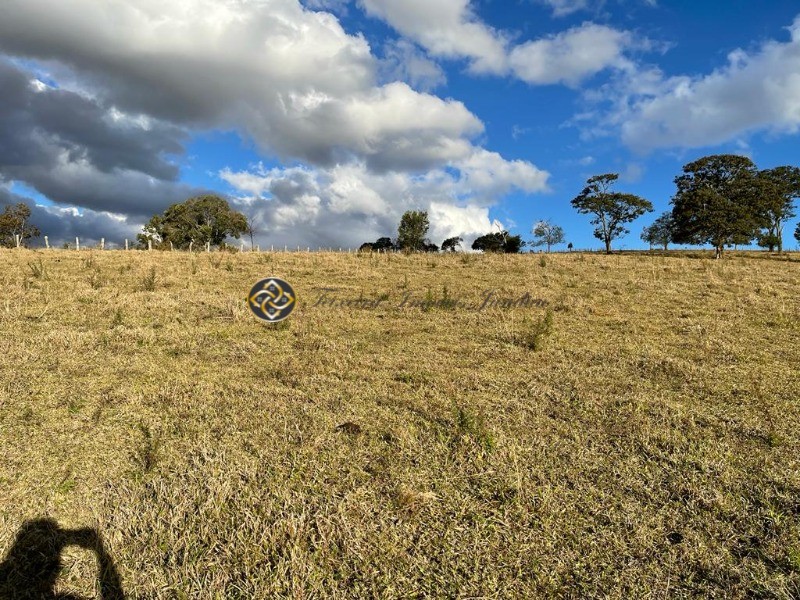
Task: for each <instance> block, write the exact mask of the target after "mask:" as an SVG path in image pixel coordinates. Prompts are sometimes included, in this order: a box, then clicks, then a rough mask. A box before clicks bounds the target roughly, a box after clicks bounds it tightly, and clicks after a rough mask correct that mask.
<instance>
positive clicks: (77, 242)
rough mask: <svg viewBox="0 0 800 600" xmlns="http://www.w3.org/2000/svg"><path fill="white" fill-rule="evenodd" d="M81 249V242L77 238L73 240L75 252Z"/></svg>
mask: <svg viewBox="0 0 800 600" xmlns="http://www.w3.org/2000/svg"><path fill="white" fill-rule="evenodd" d="M80 249H81V241H80V240H79V239H78V238H75V250H80Z"/></svg>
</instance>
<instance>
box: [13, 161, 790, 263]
mask: <svg viewBox="0 0 800 600" xmlns="http://www.w3.org/2000/svg"><path fill="white" fill-rule="evenodd" d="M618 179H619V174H617V173H605V174H602V175H595V176H593V177H590V178H589V179H588V180H587V182H586V186H585V187H584V189H583V190H582V191H581V193H580V194H578V195H577V196H576V197H575V198H573V199H572V200H571V205H572V206H573V207H574V208H575V210H577V211H578V212H579V213H580V214H584V215H588V216H590V217H591V219H590V223H591V224H592V225H593V226H594V236H595V237H596V238H597V239H599V240H600V241H602V242H603V247H604V248H605V251H606V253H611V251H612V244H613V243H614V241H615V240H617V239H619V238H621V237H623V236H625V235H627V234H628V233H630V231H629V229H628V226H629V225H630V223H632V222H633V221H635V220H636V219H638V218H639V217H641V216H643V215H645V214H646V213H649V212H652V210H653V204H652V203H651V202H650V201H649V200H647V199H645V198H641V197H639V196H636V195H634V194H630V193H625V192H619V191H617V190H615V189H614V186H615V184H616V182H617V181H618ZM675 185H676V192H675V194H674V196H673V197H672V199H671V201H670V203H671V205H672V208H671V210H669V211H667V212H665V213H663V214H662V215H660V216H659V217H658V218H657V219H656V220H655V221H654V222H653V223H652V224H650V225H648V226H646V227H644V229H643V230H642V232H641V239H642V240H643V241H645V242H646V243H647V244H648V245H649V246H650V249H651V250H652V249H653V248H654V247H656V246H658V247H660V248H663V249H664V250H667V249H668V247H669V244H671V243H672V244H690V245H706V244H708V245H711V246H712V247H713V248H714V250H715V256H716V257H720V256H722V253H723V250H724V249H725V248H726V247H730V246H747V245H750V244H752V243H753V242H756V243H757V244H758V245H759V246H761V247H762V248H765V249H767V250H769V251H770V252H773V251H775V250H777V251H778V252H782V251H783V231H784V227H785V225H786V223H787V222H788V221H790V220H791V219H793V218H794V217H796V216H797V213H796V209H795V206H794V202H795V200H796V199H797V198H800V168H798V167H793V166H781V167H776V168H773V169H766V170H762V171H759V170H758V169H757V168H756V165H755V164H754V163H753V161H752V160H750V159H749V158H747V157H744V156H738V155H732V154H718V155H712V156H706V157H703V158H701V159H698V160H696V161H693V162H690V163H688V164H686V165H685V166H684V167H683V173H682V174H681V175H679V176H678V177H676V178H675ZM260 227H261V224H260V223H259V222H258V220H257V219H256V218H255V216H254V215H249V216H248V215H244V214H242V213H240V212H238V211H236V210H233V209H232V208H231V206H230V205H229V204H228V202H227V201H226V200H225V199H224V198H222V197H220V196H217V195H213V194H211V195H203V196H197V197H194V198H189V199H188V200H186V201H184V202H181V203H178V204H173V205H172V206H170V207H169V208H167V209H166V210H165V211H164V212H163V213H162V214H158V215H153V216H152V217H151V218H150V220H149V221H148V222H147V224H146V225H145V226H144V228H143V231H142V233H140V234H138V235H137V240H138V245H139V247H140V248H150V247H152V248H154V249H179V250H184V249H188V248H189V247H190V246H193V247H194V248H196V249H198V250H199V249H200V248H201V247H203V246H205V245H206V244H210V245H212V246H215V247H220V248H222V247H225V243H226V240H227V239H229V238H236V239H239V238H240V237H241V236H242V235H247V236H249V238H250V245H251V246H253V240H254V236H255V235H256V233H258V232H259V230H260ZM429 229H430V220H429V217H428V213H427V211H424V210H410V211H406V212H405V213H404V214H403V215H402V217H401V219H400V223H399V224H398V227H397V235H396V236H395V237H390V236H383V237H379V238H378V239H377V240H375V241H371V242H365V243H363V244H361V246H360V247H359V251H360V252H398V251H402V252H406V253H412V252H440V251H441V252H456V251H458V250H462V249H463V245H462V244H463V243H464V239H463V238H462V237H461V236H452V237H449V238H447V239H445V240H444V241H443V242H442V245H441V248H440V247H439V246H438V245H437V244H436V243H434V242H433V241H431V240H430V239H429V238H428V231H429ZM531 234H532V235H533V239H532V240H530V241H526V240H523V239H522V238H521V236H519V235H512V234H511V233H509V232H508V231H507V230H500V231H491V232H487V233H484V234H482V235H479V236H477V238H475V240H474V241H473V242H472V244H471V246H470V247H471V248H472V249H473V250H477V251H481V252H494V253H497V252H499V253H508V254H515V253H518V252H521V251H522V249H523V248H524V247H526V246H528V247H531V248H539V247H544V248H545V249H546V250H547V252H550V251H551V249H552V248H553V247H554V246H559V245H562V244H564V243H566V242H567V240H566V236H565V232H564V229H563V228H562V227H561V226H559V225H557V224H555V223H552V222H551V221H550V220H540V221H537V222H536V223H534V225H533V227H532V229H531ZM39 235H40V231H39V229H38V228H37V227H36V226H35V225H34V224H32V223H31V209H30V208H29V207H28V206H26V205H25V204H17V205H13V206H6V207H5V208H4V211H3V213H2V214H0V245H2V246H6V247H12V246H15V245H16V244H17V243H18V242H19V244H20V245H25V243H26V241H28V240H30V239H32V238H35V237H37V236H39ZM794 237H795V239H796V240H797V241H798V243H800V224H798V226H797V229H796V230H795V232H794ZM573 248H574V244H573V243H572V242H570V243H568V244H567V249H568V250H572V249H573Z"/></svg>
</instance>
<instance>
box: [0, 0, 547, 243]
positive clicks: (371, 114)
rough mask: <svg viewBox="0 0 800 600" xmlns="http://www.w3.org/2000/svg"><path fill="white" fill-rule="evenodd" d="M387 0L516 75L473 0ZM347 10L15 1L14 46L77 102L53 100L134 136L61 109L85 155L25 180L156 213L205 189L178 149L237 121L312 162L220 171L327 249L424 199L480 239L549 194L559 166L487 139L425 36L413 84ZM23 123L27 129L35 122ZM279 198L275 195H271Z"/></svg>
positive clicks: (62, 158) (117, 208)
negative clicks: (511, 153)
mask: <svg viewBox="0 0 800 600" xmlns="http://www.w3.org/2000/svg"><path fill="white" fill-rule="evenodd" d="M365 1H366V0H365ZM370 1H371V2H372V4H373V5H374V7H375V9H376V10H378V9H380V10H385V11H387V13H386V14H388V15H390V16H391V18H392V19H394V20H396V21H397V22H398V23H400V26H401V27H406V26H407V27H408V31H409V32H411V31H412V30H414V31H416V27H417V25H419V23H420V22H419V21H418V17H419V15H418V14H416V13H415V10H417V9H418V10H419V11H421V12H422V15H423V16H425V18H426V19H428V20H429V23H430V24H432V28H429V29H426V30H425V31H423V32H421V33H419V35H418V36H417V38H415V39H419V40H421V42H420V43H423V45H424V47H425V48H426V49H427V51H428V52H429V53H430V54H431V55H433V56H467V57H469V58H470V60H471V61H472V67H473V69H475V70H477V71H487V72H502V71H503V70H504V69H505V60H506V56H505V39H504V38H503V36H502V35H500V34H498V33H497V32H495V31H493V30H492V29H491V28H489V27H487V26H485V25H483V24H481V23H480V22H479V21H478V20H477V19H476V18H475V17H474V16H473V15H472V13H471V12H470V10H469V4H468V2H467V1H466V0H463V1H456V2H445V1H444V0H433V1H432V2H421V1H419V0H414V1H413V2H409V3H402V4H401V3H396V4H395V5H388V4H385V3H383V4H382V3H381V2H379V1H378V0H370ZM334 5H336V6H342V4H341V3H339V2H334V3H333V4H331V3H330V2H327V1H323V2H320V1H317V2H314V3H313V6H314V7H315V8H318V9H320V10H316V11H315V10H310V9H309V8H307V7H304V6H303V5H302V4H301V3H300V2H299V1H298V0H229V1H224V2H223V1H219V0H172V1H170V2H167V3H165V2H162V1H161V0H105V1H103V2H97V1H96V0H71V1H70V2H69V3H65V2H63V1H62V0H5V2H4V5H3V9H2V18H1V19H0V52H3V53H6V54H7V55H10V56H14V57H17V58H19V59H21V61H23V62H24V63H25V64H27V65H33V67H31V68H38V67H42V68H46V71H47V73H48V80H50V79H52V80H53V81H55V82H56V83H57V84H58V91H59V94H56V93H55V91H53V92H52V93H51V92H50V91H48V90H45V89H44V88H41V89H42V91H41V92H39V93H37V94H35V96H36V97H40V98H41V101H44V100H48V101H50V100H52V102H53V103H62V104H63V102H64V101H65V100H64V99H65V98H68V97H69V98H72V102H73V104H74V105H75V106H77V107H83V106H89V107H93V108H92V111H91V112H89V113H86V111H84V112H85V113H86V114H88V115H89V116H91V115H94V114H98V115H105V116H103V117H102V118H100V117H98V118H94V117H92V119H93V120H94V121H103V122H104V123H106V126H107V128H111V129H113V132H114V133H115V136H114V137H112V136H111V135H110V134H108V135H105V134H104V137H102V138H100V141H104V140H105V139H106V138H108V139H113V140H117V141H119V140H123V141H125V140H127V143H126V144H122V145H120V144H119V143H107V144H99V143H95V144H94V145H90V144H88V142H86V141H85V140H82V139H78V138H81V135H79V134H78V133H76V132H75V131H73V129H75V127H71V125H72V123H71V122H70V123H65V121H66V120H64V119H57V120H56V121H57V122H58V124H61V125H63V127H62V129H63V130H64V131H63V132H62V134H61V135H62V138H64V139H66V136H67V134H69V135H71V136H73V137H75V138H76V142H75V147H77V148H83V150H82V152H76V151H74V150H72V151H71V150H70V148H66V149H65V148H64V143H61V144H56V143H55V142H53V141H52V140H50V143H48V144H42V147H43V148H44V149H45V150H47V153H45V152H44V150H43V151H42V152H41V153H40V154H42V156H45V154H46V156H45V157H46V158H47V159H48V161H47V162H45V161H44V158H41V157H39V156H38V155H36V156H33V155H32V156H31V158H30V160H29V161H28V163H27V164H25V165H23V167H20V168H16V167H15V168H14V170H13V172H9V174H8V175H9V176H10V177H11V178H13V179H16V180H19V181H23V182H25V183H27V184H28V185H30V186H31V187H33V188H35V189H36V190H37V191H39V192H40V193H42V194H44V195H46V196H48V197H50V198H51V199H53V198H55V199H56V201H57V202H59V203H62V204H64V205H74V206H80V207H85V208H89V209H91V210H92V211H95V212H97V213H98V214H99V213H101V212H103V211H108V212H114V213H124V214H126V215H128V216H129V217H131V219H136V220H141V219H142V217H144V216H145V215H149V214H152V213H153V212H156V211H157V210H162V209H163V208H165V206H166V204H167V203H169V202H172V201H177V200H179V199H183V198H185V197H188V195H190V192H194V191H195V190H193V189H192V188H190V187H189V186H186V185H182V184H180V183H178V182H177V181H176V179H177V176H178V165H177V164H175V163H173V162H172V161H171V158H170V157H171V156H173V155H180V154H181V153H182V152H183V149H184V143H185V140H186V139H188V137H189V135H191V134H192V133H194V132H198V131H208V130H228V131H229V130H235V131H238V132H239V133H240V134H241V135H242V136H243V137H245V138H248V139H252V140H254V141H255V142H256V144H257V145H258V147H259V149H260V150H261V151H262V152H264V153H266V154H269V155H271V156H272V157H277V158H278V159H279V160H281V161H283V162H285V163H289V164H297V163H298V162H299V163H300V164H301V166H296V167H290V168H281V169H277V170H270V171H266V170H264V169H263V168H260V169H259V168H256V169H253V170H249V171H234V170H224V171H222V172H221V173H220V176H221V177H222V178H223V179H225V181H227V182H228V183H229V184H230V185H232V186H234V187H235V188H236V189H238V190H239V191H240V192H241V193H242V194H244V195H245V196H246V199H242V202H244V203H245V204H247V203H248V202H249V204H248V206H250V207H251V208H255V207H261V209H260V210H261V212H262V213H263V217H264V222H265V224H267V225H268V227H269V228H270V233H271V234H274V235H275V236H278V237H281V236H282V237H283V239H284V240H285V243H292V241H293V240H304V241H305V242H306V243H308V244H309V245H313V244H315V243H325V244H326V245H336V244H344V243H355V242H359V241H364V239H361V238H362V237H363V238H366V239H369V237H370V236H372V235H378V234H380V235H387V234H391V233H392V232H393V229H394V228H396V223H397V220H398V219H399V216H400V214H402V212H403V210H405V209H406V208H413V207H426V208H429V209H431V211H432V214H433V212H434V208H435V211H436V212H435V214H437V215H439V214H441V215H449V217H447V218H445V217H442V219H440V220H439V221H437V224H436V225H435V227H436V228H439V229H434V231H436V232H439V231H451V230H453V231H455V230H457V229H458V230H459V231H460V232H461V233H463V234H465V235H470V234H471V233H474V232H476V231H477V229H479V228H482V227H483V226H484V225H486V224H487V223H488V210H489V207H490V206H491V205H492V204H493V203H494V202H496V201H497V200H498V199H499V198H500V197H502V196H503V195H505V194H507V193H508V192H509V191H510V190H512V189H519V190H523V191H524V192H530V193H535V192H539V191H542V190H544V189H546V182H547V173H546V172H544V171H541V170H539V169H537V168H536V167H535V166H534V165H532V164H530V163H528V162H524V161H507V160H505V159H503V158H502V157H501V156H500V155H498V154H496V153H493V152H490V151H488V150H485V149H483V148H481V147H479V146H478V145H476V141H475V140H476V138H477V137H478V136H479V135H480V134H481V133H482V132H483V123H482V122H481V121H480V119H478V117H476V116H475V115H474V114H472V113H471V112H470V111H469V110H468V109H467V107H465V106H464V104H462V103H461V102H458V101H456V100H453V99H444V98H441V97H439V96H436V95H434V94H431V93H425V92H420V91H417V90H415V89H413V88H412V87H411V85H414V86H417V87H419V88H422V89H431V88H432V87H434V86H435V85H437V83H438V82H439V81H440V80H441V78H442V76H443V75H442V72H441V69H439V68H438V67H437V65H436V64H435V63H433V62H432V61H431V60H430V59H429V57H428V56H427V55H426V54H425V53H423V52H421V51H420V50H419V49H418V48H417V47H416V46H414V45H413V44H411V43H410V42H408V41H400V42H398V43H396V44H395V45H394V46H393V48H390V50H389V52H388V53H387V58H388V59H389V61H391V60H394V61H395V67H396V68H397V69H398V70H399V71H398V76H400V77H402V79H403V80H404V81H389V82H387V83H383V81H385V79H381V75H382V73H381V71H382V69H385V68H386V60H385V59H384V61H381V60H379V59H378V58H377V57H376V56H375V55H374V54H373V53H372V50H371V48H370V46H369V44H368V43H367V41H366V40H365V38H364V37H363V36H362V35H360V34H358V35H352V34H349V33H347V32H346V31H345V30H344V29H343V27H342V25H341V23H340V22H339V21H338V19H337V18H336V17H335V16H334V15H332V14H330V13H328V12H324V10H322V9H323V8H325V7H327V8H331V7H332V6H334ZM308 6H311V4H308ZM43 14H46V15H48V18H47V19H43V18H42V17H41V15H43ZM404 24H405V25H404ZM440 34H441V35H440ZM415 35H416V34H415ZM401 72H402V73H401ZM28 75H29V79H31V78H33V75H32V74H30V73H29V74H28ZM13 77H17V76H16V75H14V76H13ZM17 78H18V77H17ZM409 83H410V84H411V85H409ZM25 85H28V83H25ZM39 87H41V86H39ZM65 90H69V92H68V93H61V92H64V91H65ZM2 98H3V97H1V96H0V104H2ZM11 100H13V98H11V99H9V98H6V101H7V102H8V101H11ZM73 112H75V111H73ZM42 114H43V115H44V112H42ZM48 114H49V113H48ZM53 114H55V111H53ZM66 114H71V113H66ZM42 118H44V117H42ZM86 118H87V119H88V118H89V117H86ZM0 120H2V112H0ZM17 121H18V120H17ZM94 121H93V122H94ZM15 123H16V121H15ZM8 129H10V130H12V129H13V131H14V132H17V130H19V131H20V132H22V134H24V132H25V131H27V130H28V129H31V128H30V127H28V126H27V125H26V124H25V123H21V124H18V126H17V128H16V129H14V128H13V127H9V128H8ZM51 129H53V130H54V131H56V132H57V133H58V132H60V131H61V129H57V128H56V129H54V128H53V127H51ZM79 129H80V130H81V131H84V129H85V127H83V126H81V127H80V128H79ZM119 132H123V133H125V135H122V133H119ZM22 134H20V135H19V136H17V137H15V138H14V139H15V140H19V139H24V137H25V136H24V135H22ZM90 137H91V136H90ZM94 137H97V136H94ZM70 141H71V138H70ZM79 142H80V144H79ZM29 145H30V144H29ZM94 146H97V149H95V147H94ZM107 148H114V149H115V151H114V152H110V151H108V150H107ZM103 149H106V150H105V151H103V152H101V150H103ZM123 151H124V153H123ZM2 153H3V145H0V154H2ZM109 155H111V156H109ZM118 155H119V156H118ZM112 158H113V159H115V160H114V161H112V160H111V159H112ZM110 189H113V190H119V192H118V193H113V194H109V193H108V190H110ZM65 190H66V192H65ZM184 194H185V195H184ZM178 196H182V197H178ZM262 196H263V197H265V198H269V200H253V198H258V197H262ZM247 198H249V200H248V199H247ZM448 206H449V207H450V208H447V207H448ZM64 214H66V213H64ZM459 223H460V225H459ZM478 225H480V227H478ZM473 229H474V230H476V231H472V230H473ZM270 239H273V240H274V239H275V238H274V237H271V238H270Z"/></svg>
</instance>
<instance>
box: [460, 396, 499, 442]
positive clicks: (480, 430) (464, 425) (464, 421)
mask: <svg viewBox="0 0 800 600" xmlns="http://www.w3.org/2000/svg"><path fill="white" fill-rule="evenodd" d="M455 426H456V434H457V436H458V437H469V438H471V439H472V440H473V441H475V442H476V443H478V444H479V445H480V446H481V448H483V450H484V451H486V452H491V451H492V450H493V449H494V447H495V441H494V437H493V436H492V434H491V432H490V431H489V430H488V429H487V427H486V420H485V419H484V418H483V417H482V416H480V415H475V414H474V413H473V412H472V411H470V410H469V409H467V408H464V407H461V406H458V407H456V417H455Z"/></svg>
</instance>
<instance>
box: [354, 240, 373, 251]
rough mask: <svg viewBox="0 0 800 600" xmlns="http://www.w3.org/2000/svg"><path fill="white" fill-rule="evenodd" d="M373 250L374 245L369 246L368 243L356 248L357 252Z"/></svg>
mask: <svg viewBox="0 0 800 600" xmlns="http://www.w3.org/2000/svg"><path fill="white" fill-rule="evenodd" d="M373 249H374V245H373V244H370V243H369V242H364V243H363V244H361V245H360V246H359V247H358V251H359V252H372V251H373Z"/></svg>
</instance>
